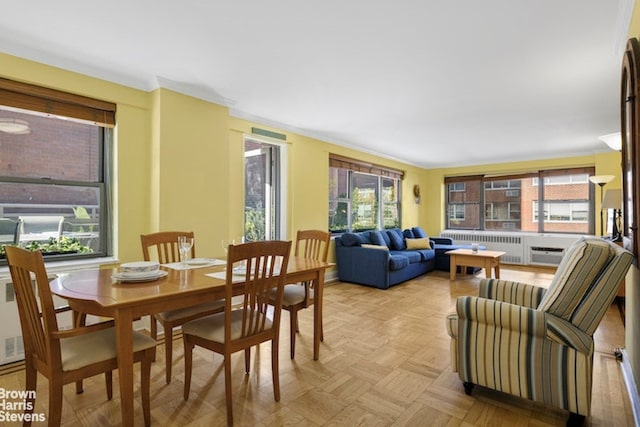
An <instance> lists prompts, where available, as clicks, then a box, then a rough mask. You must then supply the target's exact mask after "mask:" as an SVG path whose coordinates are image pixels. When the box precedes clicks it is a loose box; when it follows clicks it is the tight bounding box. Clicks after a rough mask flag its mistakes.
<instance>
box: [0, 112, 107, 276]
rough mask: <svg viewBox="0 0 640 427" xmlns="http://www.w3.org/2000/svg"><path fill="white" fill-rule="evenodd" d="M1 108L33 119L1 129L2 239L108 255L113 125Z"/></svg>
mask: <svg viewBox="0 0 640 427" xmlns="http://www.w3.org/2000/svg"><path fill="white" fill-rule="evenodd" d="M1 102H2V100H0V103H1ZM0 116H1V117H2V118H9V119H13V120H17V121H21V123H27V124H28V129H27V130H25V131H23V132H18V133H12V132H0V245H2V244H17V245H20V246H22V247H26V248H29V249H42V251H43V255H44V256H45V257H46V258H51V257H54V256H55V257H60V256H64V257H75V256H77V255H76V254H78V253H80V254H86V253H90V254H92V255H90V256H103V255H107V252H108V250H109V245H108V238H109V233H108V230H107V227H104V226H101V224H109V223H110V221H109V216H110V212H108V211H107V210H106V208H105V207H104V206H103V204H104V203H105V202H106V199H107V197H106V191H107V190H106V188H107V186H108V182H107V175H108V174H107V173H106V172H107V171H108V170H110V168H109V167H108V166H106V165H104V164H103V162H104V160H105V158H109V156H108V155H107V154H106V151H108V150H109V149H110V144H107V143H105V141H110V139H111V132H112V130H111V129H107V128H103V127H100V126H96V125H94V124H88V123H84V122H78V121H74V120H72V119H69V120H65V119H61V118H59V117H55V116H45V115H43V114H39V113H37V114H36V113H34V114H31V113H30V112H28V111H27V112H25V111H22V110H21V111H15V110H12V109H7V108H4V107H0ZM83 256H84V255H83ZM2 262H3V263H4V262H5V261H4V260H2Z"/></svg>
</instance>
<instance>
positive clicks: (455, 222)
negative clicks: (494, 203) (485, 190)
mask: <svg viewBox="0 0 640 427" xmlns="http://www.w3.org/2000/svg"><path fill="white" fill-rule="evenodd" d="M481 184H482V183H481V182H480V180H477V179H476V180H470V181H465V182H456V183H451V184H447V198H448V201H447V205H448V206H447V228H451V229H467V230H469V229H471V230H478V229H480V197H481V189H482V185H481Z"/></svg>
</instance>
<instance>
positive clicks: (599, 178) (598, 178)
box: [589, 175, 615, 236]
mask: <svg viewBox="0 0 640 427" xmlns="http://www.w3.org/2000/svg"><path fill="white" fill-rule="evenodd" d="M613 178H615V176H613V175H594V176H590V177H589V181H591V182H593V183H594V184H598V186H599V187H600V235H601V236H602V235H604V227H603V223H604V218H603V216H602V197H603V194H602V193H603V190H602V187H604V186H605V185H606V184H607V183H608V182H611V181H612V180H613Z"/></svg>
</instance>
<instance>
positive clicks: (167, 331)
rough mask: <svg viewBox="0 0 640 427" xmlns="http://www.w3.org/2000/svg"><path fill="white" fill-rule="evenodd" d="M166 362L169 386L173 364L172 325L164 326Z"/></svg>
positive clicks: (166, 376)
mask: <svg viewBox="0 0 640 427" xmlns="http://www.w3.org/2000/svg"><path fill="white" fill-rule="evenodd" d="M154 322H155V320H154ZM164 361H165V370H164V372H165V379H166V381H167V384H169V383H170V382H171V365H172V363H173V328H172V327H171V326H170V325H164Z"/></svg>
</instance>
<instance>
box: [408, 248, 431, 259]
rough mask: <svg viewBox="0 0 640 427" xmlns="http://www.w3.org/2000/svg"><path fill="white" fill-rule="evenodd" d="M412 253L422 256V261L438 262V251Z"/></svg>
mask: <svg viewBox="0 0 640 427" xmlns="http://www.w3.org/2000/svg"><path fill="white" fill-rule="evenodd" d="M411 252H417V253H419V254H420V257H421V258H422V261H431V260H433V262H436V251H434V250H433V249H414V250H413V251H411Z"/></svg>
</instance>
